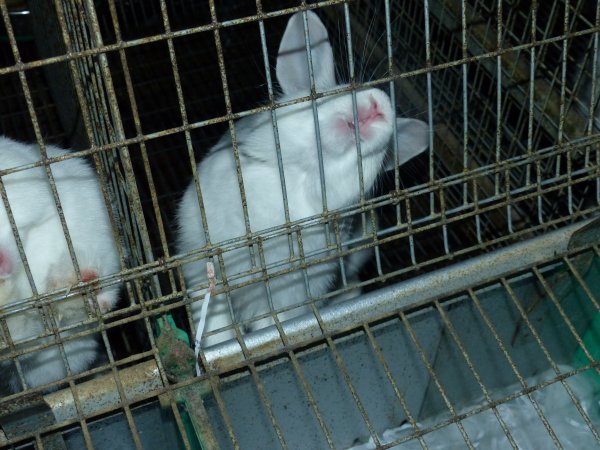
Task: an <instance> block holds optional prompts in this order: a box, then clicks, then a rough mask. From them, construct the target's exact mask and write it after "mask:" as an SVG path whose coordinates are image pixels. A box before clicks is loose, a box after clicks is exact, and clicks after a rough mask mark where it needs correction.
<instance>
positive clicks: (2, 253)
mask: <svg viewBox="0 0 600 450" xmlns="http://www.w3.org/2000/svg"><path fill="white" fill-rule="evenodd" d="M11 273H12V261H11V259H10V255H9V254H8V252H7V251H6V250H4V249H1V248H0V278H2V277H7V276H9V275H10V274H11Z"/></svg>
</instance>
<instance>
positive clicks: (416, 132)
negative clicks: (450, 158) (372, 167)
mask: <svg viewBox="0 0 600 450" xmlns="http://www.w3.org/2000/svg"><path fill="white" fill-rule="evenodd" d="M396 130H397V131H398V138H397V143H398V146H397V148H398V165H400V166H401V165H402V164H404V163H405V162H407V161H409V160H411V159H412V158H414V157H415V156H417V155H418V154H420V153H423V152H424V151H425V150H427V148H428V147H429V125H427V123H425V122H423V121H422V120H417V119H403V118H396ZM392 149H393V147H392ZM393 169H394V153H393V151H391V152H389V154H388V157H387V158H386V160H385V168H384V170H393Z"/></svg>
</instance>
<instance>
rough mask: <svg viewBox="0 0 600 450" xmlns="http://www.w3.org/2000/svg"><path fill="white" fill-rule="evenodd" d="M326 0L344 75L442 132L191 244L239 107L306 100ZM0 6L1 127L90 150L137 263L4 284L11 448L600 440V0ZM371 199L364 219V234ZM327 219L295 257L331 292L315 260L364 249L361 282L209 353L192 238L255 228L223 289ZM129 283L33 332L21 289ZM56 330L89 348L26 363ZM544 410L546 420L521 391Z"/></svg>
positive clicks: (78, 289) (141, 1)
mask: <svg viewBox="0 0 600 450" xmlns="http://www.w3.org/2000/svg"><path fill="white" fill-rule="evenodd" d="M308 10H312V11H315V12H316V13H317V14H318V15H319V17H320V18H321V20H322V21H323V23H324V24H325V26H326V28H327V29H328V30H329V32H330V39H331V41H332V46H333V49H334V56H335V60H336V63H337V65H338V67H339V69H340V72H341V75H343V76H345V78H347V79H348V80H349V81H351V82H353V83H355V86H356V87H358V88H360V87H363V86H378V87H381V88H382V89H385V90H386V91H387V92H388V94H389V95H390V97H391V99H392V105H393V106H394V108H395V109H396V110H398V112H399V113H401V114H403V115H405V116H410V117H417V118H420V119H422V120H424V121H425V122H427V123H428V124H429V127H430V130H431V132H430V140H429V147H428V151H427V152H425V153H423V154H421V155H420V156H418V157H416V158H415V159H414V160H412V161H411V162H409V163H407V164H406V165H404V166H401V167H396V168H395V169H394V170H393V171H391V172H388V173H387V174H385V176H382V177H381V180H380V182H379V183H378V184H377V189H376V190H375V191H374V192H372V193H370V195H369V194H368V193H366V192H363V195H362V196H361V201H360V202H359V203H357V204H353V205H349V206H347V207H346V208H343V209H341V210H335V211H328V210H326V208H324V213H323V214H322V215H320V216H318V217H307V218H303V219H301V220H297V221H294V222H288V223H282V224H281V225H280V226H278V227H275V228H272V229H268V230H250V231H249V232H248V233H247V235H246V236H243V237H240V238H239V239H233V240H229V241H227V242H215V243H211V245H208V246H205V247H203V248H198V249H196V250H195V251H193V252H188V253H185V254H177V253H176V250H175V246H174V238H175V231H176V227H177V224H176V223H175V214H176V207H177V204H178V202H179V201H180V198H181V195H182V192H183V191H184V189H185V188H186V186H188V184H189V183H190V180H193V178H194V176H196V175H197V173H196V169H195V163H196V161H198V160H201V159H202V158H203V157H204V156H205V155H206V153H207V152H208V151H209V149H210V148H211V146H212V145H214V144H215V143H216V142H217V140H218V138H219V137H220V136H221V135H223V134H224V133H228V132H230V130H231V129H234V127H235V121H236V120H237V119H239V118H242V117H245V116H248V115H253V114H257V113H259V112H262V111H275V112H276V111H277V109H278V108H281V107H282V104H278V103H277V101H276V98H275V96H274V94H275V93H276V92H277V85H276V84H275V82H274V81H273V80H274V79H273V77H272V73H271V72H272V68H273V65H274V62H275V55H276V52H277V44H278V42H279V40H280V39H281V37H282V35H283V33H284V29H285V25H286V22H287V20H288V19H289V17H290V15H291V14H293V13H297V12H302V11H308ZM0 12H1V14H2V19H3V20H2V25H0V35H1V36H2V39H1V40H0V97H1V98H2V101H0V130H1V131H2V134H5V135H7V136H9V137H12V138H15V139H18V140H20V141H29V142H33V141H37V142H38V144H39V145H40V146H41V147H42V148H43V147H44V143H46V144H48V143H53V144H58V145H62V146H65V147H69V148H71V149H72V152H71V153H70V154H69V155H68V157H67V158H77V159H85V160H87V161H88V162H89V163H91V164H93V166H94V167H95V170H96V172H97V174H98V177H99V179H100V181H101V184H102V190H103V195H104V198H105V199H106V200H107V204H108V205H109V206H108V209H109V210H110V218H111V224H112V227H113V231H114V236H115V242H116V244H117V247H118V254H119V260H120V264H121V270H120V271H119V272H118V273H113V274H110V275H109V276H105V277H101V278H100V279H99V280H95V282H93V283H80V284H78V285H76V286H74V287H73V288H72V289H62V290H59V291H56V292H50V293H41V294H39V295H34V296H33V297H31V298H28V299H21V298H19V299H14V300H15V302H8V304H6V305H3V304H0V330H1V331H0V363H2V362H4V363H7V362H11V361H13V362H15V364H16V367H17V369H16V373H17V375H18V378H19V379H20V381H21V387H22V389H21V390H20V391H18V392H8V391H7V392H2V391H0V428H1V430H0V446H1V447H2V448H11V449H13V448H14V449H17V448H19V449H20V448H36V449H43V448H46V449H54V448H57V449H58V448H61V449H64V448H68V449H70V448H73V449H75V448H77V449H78V448H90V449H92V448H95V449H104V448H136V449H141V448H144V449H145V448H148V449H152V448H186V449H196V448H204V449H217V448H218V449H221V448H223V449H225V448H236V449H238V448H239V449H271V448H273V449H274V448H290V449H292V448H302V449H307V448H308V449H313V448H314V449H322V448H323V449H325V448H329V449H351V448H352V449H371V448H381V449H385V448H399V449H402V448H404V449H409V448H475V447H476V446H478V445H483V446H485V445H491V444H490V443H489V441H486V439H489V435H493V436H499V438H498V439H499V441H497V442H496V445H500V446H499V447H497V448H551V447H552V446H554V447H556V448H574V447H573V442H576V443H577V445H584V447H581V448H593V447H594V446H597V445H598V443H599V442H600V433H599V431H598V427H599V423H600V409H599V408H600V406H599V405H600V403H599V402H598V400H599V399H600V397H599V396H598V395H599V394H600V383H599V382H598V380H599V379H598V376H600V371H599V369H598V363H599V358H600V351H599V350H598V348H599V347H598V344H599V342H600V341H599V339H600V336H599V334H598V333H599V329H598V327H599V326H600V321H599V319H598V318H599V317H600V315H599V313H600V306H599V301H600V294H599V292H600V289H599V288H598V287H599V286H600V265H599V264H600V263H599V261H600V249H599V247H598V243H599V242H600V233H599V232H598V230H599V229H600V224H598V222H597V221H596V220H595V219H594V218H595V216H596V215H597V212H598V210H599V209H600V148H599V145H600V139H599V138H598V130H599V129H600V122H599V121H598V117H600V113H599V112H598V110H597V100H598V98H599V97H600V94H599V92H598V91H599V89H598V83H597V80H598V78H599V74H598V55H599V44H598V36H599V35H598V33H599V32H600V2H598V1H595V0H560V1H555V2H541V1H535V0H534V1H532V2H526V1H519V0H407V1H402V2H400V1H396V0H326V1H318V2H317V1H308V2H306V1H302V2H301V1H292V0H277V1H270V2H264V4H263V2H262V1H260V0H246V1H244V2H227V1H218V0H208V1H206V2H196V1H193V0H152V1H146V0H128V1H125V0H100V1H92V0H55V1H53V2H35V1H29V2H26V1H9V0H0ZM330 94H331V93H330ZM334 94H335V93H334ZM319 95H321V94H320V93H318V94H317V95H316V96H317V97H318V96H319ZM324 95H327V94H324ZM314 99H315V94H314V93H313V98H312V100H314ZM309 100H311V99H309ZM291 101H292V102H293V101H294V100H291ZM274 116H275V114H274V115H273V117H274ZM233 147H234V149H235V151H236V152H237V146H236V144H235V143H234V145H233ZM234 149H232V151H234ZM59 162H60V158H59V159H57V158H54V159H53V158H50V159H44V158H40V162H39V163H37V166H40V167H50V168H52V167H53V165H55V164H57V163H59ZM30 169H32V167H13V168H9V169H7V170H0V180H1V179H4V178H5V177H7V176H9V175H10V174H14V173H18V172H20V171H26V170H30ZM49 183H51V184H52V183H53V181H52V180H49ZM3 186H4V185H3V183H0V194H2V200H3V204H4V205H7V204H9V201H8V198H7V195H6V192H5V190H4V187H3ZM57 197H58V196H57ZM56 200H57V204H58V205H59V204H60V198H57V199H56ZM58 205H57V206H58ZM58 209H59V210H60V207H59V208H58ZM349 220H353V221H355V222H356V223H358V224H359V226H361V227H362V228H361V229H362V233H361V234H360V236H359V237H357V238H356V239H353V240H351V241H346V242H341V241H340V238H339V236H340V233H339V230H340V229H341V228H342V227H344V226H345V225H344V224H345V223H346V222H347V221H349ZM315 224H318V225H321V224H322V225H325V226H327V229H328V230H329V231H330V233H331V242H330V244H331V245H330V246H329V247H328V248H323V249H322V251H321V252H317V254H314V255H305V254H304V253H303V252H302V251H300V254H299V255H296V260H294V263H295V264H296V263H297V265H296V268H294V269H293V270H297V271H299V272H302V273H303V274H304V275H305V279H306V284H307V292H310V289H309V288H308V285H309V284H310V279H309V278H310V277H309V276H308V273H309V270H310V268H311V267H313V266H314V265H316V264H318V262H319V261H320V260H322V259H323V258H324V259H326V260H331V261H336V262H339V268H340V276H339V283H338V285H337V286H336V288H335V289H332V290H331V291H330V292H327V293H326V294H324V295H321V296H315V297H311V296H310V295H309V296H307V299H306V304H307V305H309V306H310V309H311V313H310V314H306V315H303V316H301V317H297V318H294V319H291V320H288V321H285V322H280V321H279V320H275V326H270V327H267V328H265V329H262V330H258V331H256V332H253V333H249V334H244V335H242V332H241V327H240V324H233V325H232V326H231V328H233V329H234V330H235V332H236V335H237V338H236V339H232V340H230V341H227V342H225V343H223V344H220V345H218V346H214V347H209V348H206V349H202V350H200V352H199V358H198V359H196V357H195V356H194V352H193V350H192V349H191V348H190V346H189V338H188V337H187V336H189V335H191V336H193V334H194V324H193V320H192V316H191V309H190V304H191V303H192V302H200V301H203V299H202V298H201V296H198V294H197V291H198V286H187V285H186V283H185V280H184V276H183V272H182V267H183V265H185V264H187V263H189V262H191V261H195V260H208V259H210V260H213V261H214V262H215V264H216V265H219V264H220V265H221V266H222V267H224V266H223V257H222V254H223V253H224V252H227V251H231V250H232V249H236V248H244V247H248V248H250V249H256V250H255V251H256V252H257V255H258V256H257V257H256V258H254V260H253V261H254V262H253V267H251V268H250V269H249V271H248V272H245V273H226V276H225V277H224V278H226V282H224V281H223V280H217V281H218V283H217V291H218V292H220V293H222V294H224V295H225V296H228V295H229V294H230V293H231V292H232V291H234V290H235V289H238V288H240V286H241V285H243V284H244V283H248V278H247V277H248V275H252V276H255V275H256V274H260V276H258V277H254V278H253V279H252V280H254V281H252V280H251V281H250V282H264V283H266V284H267V285H268V283H269V282H270V281H271V280H272V279H274V278H276V277H277V276H281V275H282V274H283V273H285V271H286V270H288V271H289V270H291V269H289V267H286V266H285V262H281V263H276V264H272V265H267V264H265V263H264V261H261V258H260V253H261V251H262V250H261V249H262V246H263V245H264V242H265V241H268V240H269V239H274V238H276V237H279V236H288V237H289V240H290V242H291V241H294V242H295V243H296V244H297V245H299V246H300V248H301V246H302V244H301V242H302V233H303V231H304V230H306V229H308V227H310V226H314V225H315ZM0 226H5V225H4V224H1V223H0ZM0 244H1V243H0ZM290 245H291V244H290ZM332 249H333V250H332ZM365 249H368V250H369V251H370V252H371V255H372V256H371V258H370V260H369V262H368V263H367V264H366V265H365V266H364V268H363V270H362V271H361V273H360V280H350V279H346V277H345V275H344V273H345V270H346V266H345V264H346V262H345V261H346V259H345V258H346V257H348V256H349V255H350V254H353V253H356V252H359V251H363V250H365ZM23 254H24V252H23V249H22V248H21V255H23ZM320 258H321V259H320ZM0 282H2V280H0ZM117 284H118V285H120V286H121V292H120V297H121V300H120V303H119V304H118V306H117V307H116V308H115V309H114V310H112V311H110V312H106V313H104V314H91V313H90V315H89V320H87V321H85V324H84V325H85V326H83V327H82V328H81V329H79V331H78V332H77V334H75V336H74V337H73V335H72V333H71V334H70V335H68V334H64V333H63V332H64V331H65V330H64V329H61V328H60V327H59V326H58V325H57V322H56V320H54V319H52V317H50V319H48V323H47V326H46V329H45V331H44V332H43V333H41V334H40V335H39V336H37V338H35V339H29V340H28V341H27V342H23V343H19V342H13V339H12V338H11V337H10V333H9V332H8V326H7V321H8V320H9V319H10V317H11V316H14V315H15V314H19V313H22V312H23V311H28V310H31V311H33V310H37V309H40V310H41V309H44V308H45V307H46V306H49V305H52V304H54V303H55V302H56V303H57V304H59V303H60V302H61V301H64V300H65V299H68V298H71V297H72V296H74V295H82V294H86V293H87V294H90V292H92V291H98V289H101V288H103V287H105V286H114V285H117ZM200 288H202V289H206V288H208V283H207V284H205V285H202V286H200ZM358 289H360V291H361V294H360V295H359V296H357V297H355V298H352V299H350V300H347V301H345V302H339V303H338V302H334V303H333V304H331V305H328V304H327V301H328V300H329V299H333V298H335V297H336V296H338V295H344V294H347V293H349V292H356V291H357V290H358ZM323 305H325V306H323ZM276 312H277V311H271V312H270V313H269V315H270V316H271V317H274V318H276V314H275V313H276ZM49 314H50V316H52V312H51V311H50V313H49ZM71 328H73V326H71ZM91 335H93V336H95V338H96V339H97V340H98V341H99V342H100V348H101V351H100V352H99V355H98V358H97V360H96V361H95V363H94V364H93V365H91V366H90V368H89V369H88V370H85V371H82V372H80V373H74V372H72V371H70V369H68V363H67V360H66V357H65V353H64V345H65V342H67V341H69V340H73V339H77V338H78V337H81V336H91ZM53 346H54V347H58V348H61V349H62V353H61V357H62V360H63V362H64V363H65V366H66V367H67V369H66V371H67V374H68V375H67V376H66V377H65V378H64V379H62V380H57V381H55V382H52V383H49V384H46V385H42V386H34V387H30V386H27V387H26V383H25V382H24V377H23V373H22V370H23V369H21V368H20V365H19V363H18V362H19V360H20V358H22V357H23V356H24V355H27V354H29V353H33V352H36V351H40V350H43V349H47V348H49V347H53ZM194 362H196V363H198V364H200V365H201V367H202V369H203V371H202V374H201V375H199V376H194V373H193V370H194V369H193V366H194ZM0 385H1V383H0ZM548 398H551V399H554V400H556V399H560V401H561V402H562V403H561V406H560V408H559V407H558V406H556V404H553V403H551V402H550V401H549V400H548ZM524 411H528V413H527V414H529V415H528V416H527V417H528V420H531V422H530V423H528V424H527V430H525V431H523V429H522V428H524V426H523V427H521V428H519V426H518V424H515V421H513V420H512V418H513V416H511V414H516V413H515V412H518V414H521V413H523V414H525V412H524ZM558 413H560V414H562V415H563V416H564V417H566V418H567V419H569V420H570V421H571V422H570V423H571V424H576V425H577V427H578V428H577V430H578V433H579V434H577V437H573V436H571V435H568V429H567V425H564V424H563V423H562V422H559V421H558V419H557V414H558ZM517 417H520V416H517ZM484 422H485V423H486V424H488V425H489V430H488V431H485V432H482V431H481V426H482V425H481V424H482V423H484ZM573 426H575V425H573ZM573 439H575V440H573ZM440 442H443V443H445V444H446V447H443V446H440ZM486 443H487V444H486ZM448 446H450V447H448ZM489 448H491V447H489Z"/></svg>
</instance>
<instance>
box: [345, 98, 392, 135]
mask: <svg viewBox="0 0 600 450" xmlns="http://www.w3.org/2000/svg"><path fill="white" fill-rule="evenodd" d="M357 109H358V127H359V130H360V134H361V136H363V137H365V135H364V134H365V133H366V132H367V130H368V128H369V125H370V124H372V123H373V122H376V121H378V120H385V114H384V113H383V112H382V111H381V108H380V106H379V104H378V103H377V100H375V98H374V97H373V96H372V95H369V104H368V105H358V108H357ZM347 124H348V128H351V129H353V130H354V117H351V118H350V120H348V122H347Z"/></svg>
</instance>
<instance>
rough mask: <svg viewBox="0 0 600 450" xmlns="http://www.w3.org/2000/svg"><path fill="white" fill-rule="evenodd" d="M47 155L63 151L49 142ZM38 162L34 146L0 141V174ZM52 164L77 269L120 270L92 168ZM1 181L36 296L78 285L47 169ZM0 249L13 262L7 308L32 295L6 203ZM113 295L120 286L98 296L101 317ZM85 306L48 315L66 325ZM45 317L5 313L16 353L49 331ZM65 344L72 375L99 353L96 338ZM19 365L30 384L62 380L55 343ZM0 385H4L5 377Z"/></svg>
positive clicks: (65, 306)
mask: <svg viewBox="0 0 600 450" xmlns="http://www.w3.org/2000/svg"><path fill="white" fill-rule="evenodd" d="M46 150H47V153H48V156H49V157H56V156H60V155H63V154H66V153H68V152H67V151H65V150H61V149H58V148H56V147H54V146H50V145H49V146H47V147H46ZM40 159H41V157H40V152H39V148H38V147H37V145H26V144H22V143H19V142H15V141H13V140H10V139H8V138H5V137H0V170H1V169H8V168H13V167H19V166H23V165H26V164H31V163H35V162H37V161H39V160H40ZM50 167H51V170H52V174H53V176H54V179H55V182H56V189H57V191H58V195H59V198H60V201H61V205H62V208H63V213H64V217H65V221H66V223H67V227H68V230H69V234H70V236H71V239H72V243H73V246H74V249H75V254H76V256H77V261H78V264H79V268H80V270H81V271H93V272H94V273H95V274H96V275H97V276H98V277H102V276H106V275H109V274H112V273H115V272H118V271H119V267H120V266H119V260H118V256H117V251H116V247H115V241H114V238H113V234H112V229H111V225H110V221H109V218H108V214H107V211H106V206H105V202H104V199H103V197H102V193H101V191H100V186H99V183H98V180H97V177H96V174H95V172H94V170H93V169H92V168H91V167H90V166H89V165H88V164H87V163H86V162H84V161H83V160H82V159H81V158H75V159H68V160H65V161H61V162H58V163H54V164H51V166H50ZM2 180H3V182H4V186H5V189H6V192H7V196H8V200H9V204H10V207H11V210H12V213H13V216H14V219H15V223H16V225H17V229H18V232H19V236H20V239H21V241H22V243H23V248H24V251H25V256H26V258H27V262H28V264H29V268H30V270H31V274H32V277H33V281H34V283H35V287H36V289H37V291H38V293H40V294H41V293H45V292H51V291H53V290H56V289H60V288H68V287H70V286H73V285H75V284H77V283H78V280H77V277H76V275H75V269H74V267H73V264H72V262H71V258H70V256H69V252H68V248H67V241H66V239H65V237H64V233H63V230H62V227H61V225H60V221H59V216H58V213H57V210H56V206H55V203H54V201H53V199H52V194H51V190H50V183H49V181H48V177H47V175H46V170H45V168H44V167H37V168H33V169H27V170H23V171H19V172H15V173H12V174H9V175H5V176H4V177H2ZM0 252H3V253H2V254H3V258H4V259H5V260H6V258H9V259H10V261H11V264H10V266H11V267H10V271H9V273H3V274H0V307H4V306H7V305H10V304H11V303H14V302H16V301H19V300H22V299H26V298H28V297H30V296H32V294H33V291H32V288H31V286H30V284H29V281H28V279H27V276H26V272H25V269H24V265H23V263H22V261H21V258H20V256H19V253H18V251H17V246H16V242H15V237H14V235H13V232H12V229H11V227H10V224H9V221H8V215H7V212H6V210H5V208H4V204H1V205H0ZM5 268H6V266H5ZM5 272H6V270H5ZM117 295H118V287H117V286H113V287H110V288H106V289H103V290H101V291H99V292H97V300H98V305H99V307H100V310H101V311H102V312H106V311H108V310H110V309H112V308H113V307H114V306H115V304H116V302H117ZM83 302H84V299H83V298H82V297H74V298H72V299H70V300H68V301H61V302H57V303H56V304H53V307H52V311H53V313H54V314H53V315H54V319H55V320H56V321H57V323H58V325H59V326H60V327H65V326H69V325H73V324H76V323H79V322H81V321H83V320H85V319H87V318H88V316H87V313H86V308H85V304H84V303H83ZM42 317H43V316H42V315H41V310H38V309H30V310H28V311H26V312H22V313H19V314H16V315H10V316H8V318H7V320H6V322H7V325H8V329H9V331H10V336H11V339H12V341H13V342H14V343H15V344H16V345H17V348H19V349H22V348H24V346H26V345H25V344H19V342H21V341H23V340H26V339H29V338H34V337H37V336H40V335H41V334H47V330H48V329H49V328H48V327H49V326H50V324H46V328H45V326H44V320H43V318H42ZM80 331H82V328H75V329H72V330H69V331H64V332H62V333H61V337H63V338H64V337H66V336H69V335H71V334H74V333H77V332H80ZM52 341H54V337H53V336H48V337H44V338H43V339H37V340H35V341H33V342H32V344H39V343H42V342H44V343H47V342H52ZM32 344H29V345H32ZM64 347H65V352H66V355H67V359H68V362H69V366H70V369H71V371H72V372H73V373H77V372H81V371H83V370H86V369H87V368H88V367H89V365H90V364H91V362H92V361H93V360H94V358H95V357H96V354H97V343H96V340H95V338H94V337H93V336H85V337H83V338H78V339H76V340H73V341H69V342H68V343H65V345H64ZM19 361H20V363H21V365H22V367H23V370H24V375H25V380H26V382H27V385H28V387H34V386H39V385H42V384H46V383H49V382H51V381H55V380H59V379H61V378H63V377H65V376H66V374H67V372H66V368H65V367H64V363H63V361H62V358H61V356H60V353H59V348H58V347H57V346H53V347H49V348H48V349H44V350H41V351H38V352H34V353H27V354H25V355H24V356H22V357H20V358H19ZM12 367H13V365H12V363H8V362H3V363H0V370H1V371H2V373H3V376H5V375H6V374H8V373H11V372H12ZM3 381H4V382H5V383H6V382H7V380H6V378H5V379H4V380H3ZM8 384H9V385H10V388H11V390H18V389H19V388H20V383H19V381H18V378H17V377H16V374H14V373H11V375H10V379H9V380H8Z"/></svg>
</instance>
